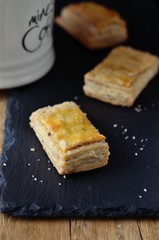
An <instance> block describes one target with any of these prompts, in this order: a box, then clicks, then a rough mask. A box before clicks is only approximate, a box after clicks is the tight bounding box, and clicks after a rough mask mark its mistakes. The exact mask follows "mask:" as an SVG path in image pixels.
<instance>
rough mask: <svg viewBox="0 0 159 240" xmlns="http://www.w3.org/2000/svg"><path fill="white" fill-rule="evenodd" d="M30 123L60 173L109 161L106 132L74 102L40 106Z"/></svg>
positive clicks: (84, 168)
mask: <svg viewBox="0 0 159 240" xmlns="http://www.w3.org/2000/svg"><path fill="white" fill-rule="evenodd" d="M30 126H31V127H32V128H33V129H34V131H35V133H36V135H37V137H38V139H39V140H40V142H41V144H42V146H43V148H44V150H45V151H46V153H47V155H48V157H49V158H50V160H51V162H52V163H53V164H54V166H55V168H56V169H57V171H58V172H59V174H69V173H74V172H80V171H87V170H91V169H95V168H99V167H102V166H105V165H106V164H107V162H108V157H109V147H108V144H107V143H106V142H105V136H103V135H102V134H100V133H99V131H98V130H97V129H96V128H95V127H94V126H93V125H92V124H91V122H90V121H89V120H88V118H87V117H86V115H85V114H84V113H83V112H82V111H81V110H80V108H79V107H78V106H77V104H75V103H74V102H64V103H61V104H57V105H54V106H48V107H44V108H41V109H38V110H37V111H35V112H33V113H32V114H31V116H30Z"/></svg>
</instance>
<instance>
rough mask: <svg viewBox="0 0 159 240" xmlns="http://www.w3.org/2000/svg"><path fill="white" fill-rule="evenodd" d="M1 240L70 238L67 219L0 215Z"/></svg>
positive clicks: (66, 239) (56, 239)
mask: <svg viewBox="0 0 159 240" xmlns="http://www.w3.org/2000/svg"><path fill="white" fill-rule="evenodd" d="M0 226H1V228H0V239H1V240H25V239H27V240H33V239H38V240H44V239H45V240H70V223H69V220H63V219H61V220H52V219H50V220H49V219H47V220H43V219H20V218H13V217H10V216H7V215H4V214H1V215H0Z"/></svg>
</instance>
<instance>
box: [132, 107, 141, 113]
mask: <svg viewBox="0 0 159 240" xmlns="http://www.w3.org/2000/svg"><path fill="white" fill-rule="evenodd" d="M134 110H135V111H136V112H138V113H139V112H141V111H142V109H141V108H138V107H135V108H134Z"/></svg>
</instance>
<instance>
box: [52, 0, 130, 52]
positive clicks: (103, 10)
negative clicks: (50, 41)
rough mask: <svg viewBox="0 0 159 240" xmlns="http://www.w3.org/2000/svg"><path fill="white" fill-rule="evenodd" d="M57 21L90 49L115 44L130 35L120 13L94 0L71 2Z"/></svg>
mask: <svg viewBox="0 0 159 240" xmlns="http://www.w3.org/2000/svg"><path fill="white" fill-rule="evenodd" d="M55 23H57V24H58V25H59V26H60V27H62V28H63V29H64V30H65V31H66V32H68V33H69V34H70V35H72V36H73V37H74V38H75V39H77V40H78V41H79V42H80V43H82V44H83V45H84V46H85V47H87V48H89V49H100V48H106V47H110V46H114V45H116V44H119V43H121V42H124V41H125V40H126V39H127V37H128V33H127V27H126V22H125V21H124V20H123V19H122V18H121V17H120V15H119V14H118V13H117V12H116V11H114V10H112V9H109V8H107V7H106V6H105V5H102V4H98V3H94V2H87V1H86V2H81V3H74V4H73V3H72V4H69V5H68V6H66V7H64V8H63V9H62V10H61V13H60V16H58V17H56V18H55Z"/></svg>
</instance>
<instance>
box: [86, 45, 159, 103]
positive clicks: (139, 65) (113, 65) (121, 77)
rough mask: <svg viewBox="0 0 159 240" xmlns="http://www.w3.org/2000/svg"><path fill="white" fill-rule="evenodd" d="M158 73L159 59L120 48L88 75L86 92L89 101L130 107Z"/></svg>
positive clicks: (140, 52) (148, 54)
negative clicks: (91, 98)
mask: <svg viewBox="0 0 159 240" xmlns="http://www.w3.org/2000/svg"><path fill="white" fill-rule="evenodd" d="M158 70H159V58H158V57H156V56H153V55H152V54H150V53H147V52H142V51H139V50H135V49H133V48H131V47H124V46H120V47H116V48H114V49H113V50H112V51H111V52H110V54H109V55H108V57H106V58H105V59H104V60H103V61H102V62H101V63H99V64H98V65H97V66H96V67H95V68H94V69H92V70H91V71H89V72H88V73H86V74H85V76H84V81H85V85H84V87H83V89H84V92H85V94H86V95H87V96H89V97H93V98H96V99H99V100H101V101H104V102H108V103H112V104H114V105H121V106H127V107H129V106H132V105H133V103H134V101H135V99H136V98H137V97H138V95H139V94H140V92H141V91H142V90H143V89H144V88H145V87H146V85H147V84H148V83H149V81H150V80H151V79H152V78H153V77H154V76H155V75H156V74H157V72H158Z"/></svg>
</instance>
